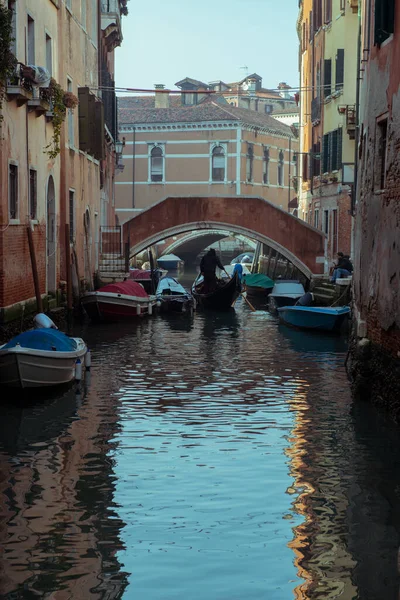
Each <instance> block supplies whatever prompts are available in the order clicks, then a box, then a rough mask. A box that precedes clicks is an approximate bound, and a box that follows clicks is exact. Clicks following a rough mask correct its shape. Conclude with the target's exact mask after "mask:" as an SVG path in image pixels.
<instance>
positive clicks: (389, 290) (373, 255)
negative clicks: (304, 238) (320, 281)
mask: <svg viewBox="0 0 400 600" xmlns="http://www.w3.org/2000/svg"><path fill="white" fill-rule="evenodd" d="M399 42H400V3H399V2H394V1H393V0H368V1H366V2H363V3H362V5H361V10H360V55H359V57H360V61H359V64H358V68H359V77H360V109H359V115H360V117H359V135H358V138H359V144H358V153H357V159H358V162H357V174H358V177H357V197H356V206H355V211H356V218H355V236H354V245H355V273H354V284H353V291H354V331H353V345H352V352H351V355H352V358H353V360H352V365H351V369H350V371H351V373H352V375H353V382H354V385H355V390H356V392H357V393H358V395H361V396H362V397H372V398H373V399H374V400H375V401H376V402H377V403H378V404H380V405H381V406H382V407H384V408H385V409H387V410H389V411H391V412H392V413H393V414H394V416H395V417H396V418H397V419H398V418H399V416H400V411H399V407H398V402H397V398H398V397H399V393H400V384H399V382H400V365H399V356H400V301H399V298H400V245H399V231H400V209H399V207H400V204H399V196H400V189H399V173H400V157H399V148H400V126H399V123H400V77H399V72H398V64H399V60H400V44H399Z"/></svg>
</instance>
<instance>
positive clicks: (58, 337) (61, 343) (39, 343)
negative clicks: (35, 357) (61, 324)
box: [2, 329, 77, 352]
mask: <svg viewBox="0 0 400 600" xmlns="http://www.w3.org/2000/svg"><path fill="white" fill-rule="evenodd" d="M17 344H19V345H20V346H21V347H23V348H30V349H32V350H48V351H50V350H57V351H58V352H73V351H74V350H76V348H77V346H76V342H75V340H74V339H73V338H69V337H68V336H66V335H65V333H62V331H58V330H57V329H32V330H31V331H25V332H24V333H20V334H19V335H17V336H16V337H14V338H12V340H10V341H9V342H8V343H7V344H6V345H5V346H4V347H3V348H2V350H5V349H7V348H15V346H16V345H17Z"/></svg>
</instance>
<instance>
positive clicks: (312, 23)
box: [309, 10, 314, 42]
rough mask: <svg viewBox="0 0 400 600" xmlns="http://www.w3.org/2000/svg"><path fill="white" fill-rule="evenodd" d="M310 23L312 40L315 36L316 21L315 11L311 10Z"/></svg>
mask: <svg viewBox="0 0 400 600" xmlns="http://www.w3.org/2000/svg"><path fill="white" fill-rule="evenodd" d="M309 23H310V42H311V40H312V39H313V37H314V21H313V11H312V10H310V19H309Z"/></svg>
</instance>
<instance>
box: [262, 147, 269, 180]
mask: <svg viewBox="0 0 400 600" xmlns="http://www.w3.org/2000/svg"><path fill="white" fill-rule="evenodd" d="M263 183H269V148H265V147H264V156H263Z"/></svg>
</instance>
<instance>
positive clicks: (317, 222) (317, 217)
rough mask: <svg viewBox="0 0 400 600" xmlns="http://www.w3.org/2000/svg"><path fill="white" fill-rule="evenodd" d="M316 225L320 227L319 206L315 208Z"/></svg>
mask: <svg viewBox="0 0 400 600" xmlns="http://www.w3.org/2000/svg"><path fill="white" fill-rule="evenodd" d="M314 227H315V228H316V229H318V227H319V208H315V209H314Z"/></svg>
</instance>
